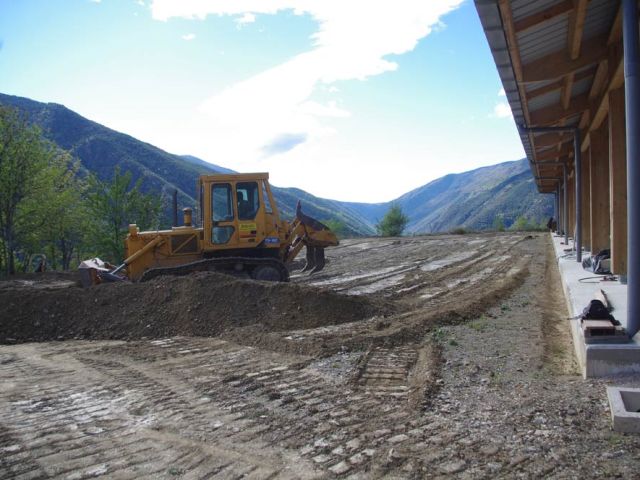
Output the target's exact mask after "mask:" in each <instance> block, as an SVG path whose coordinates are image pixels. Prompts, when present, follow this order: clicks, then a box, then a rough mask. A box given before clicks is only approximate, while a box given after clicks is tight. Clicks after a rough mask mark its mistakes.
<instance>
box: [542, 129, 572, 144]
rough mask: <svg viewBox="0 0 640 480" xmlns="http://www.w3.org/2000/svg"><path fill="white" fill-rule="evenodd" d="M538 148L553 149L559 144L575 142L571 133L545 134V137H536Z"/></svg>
mask: <svg viewBox="0 0 640 480" xmlns="http://www.w3.org/2000/svg"><path fill="white" fill-rule="evenodd" d="M534 139H535V142H536V147H540V148H542V147H551V146H553V145H556V144H558V143H566V142H570V141H571V140H573V136H572V135H571V133H569V132H561V133H545V134H544V135H538V136H537V137H534Z"/></svg>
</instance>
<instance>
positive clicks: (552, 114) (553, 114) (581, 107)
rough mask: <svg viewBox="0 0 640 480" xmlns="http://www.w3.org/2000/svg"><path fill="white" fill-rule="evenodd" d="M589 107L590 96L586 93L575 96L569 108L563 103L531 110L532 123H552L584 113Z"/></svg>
mask: <svg viewBox="0 0 640 480" xmlns="http://www.w3.org/2000/svg"><path fill="white" fill-rule="evenodd" d="M588 108H589V96H588V95H587V94H586V93H585V94H582V95H578V96H577V97H573V98H572V99H571V103H570V104H569V105H568V108H566V109H565V108H563V106H562V105H561V104H555V105H551V106H549V107H545V108H540V109H538V110H534V111H533V112H531V123H530V124H531V125H551V124H555V123H558V122H559V121H560V120H562V119H565V118H569V117H572V116H573V115H576V114H578V113H582V112H584V111H585V110H587V109H588Z"/></svg>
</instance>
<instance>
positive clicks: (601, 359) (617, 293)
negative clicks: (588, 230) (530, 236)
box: [552, 235, 640, 378]
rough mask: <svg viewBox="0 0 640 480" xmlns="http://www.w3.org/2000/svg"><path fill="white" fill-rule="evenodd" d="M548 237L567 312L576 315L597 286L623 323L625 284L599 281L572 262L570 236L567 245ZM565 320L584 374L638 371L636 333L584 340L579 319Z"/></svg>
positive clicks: (639, 355)
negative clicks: (607, 340) (608, 340)
mask: <svg viewBox="0 0 640 480" xmlns="http://www.w3.org/2000/svg"><path fill="white" fill-rule="evenodd" d="M552 239H553V247H554V249H555V255H556V259H557V261H558V268H559V270H560V277H561V279H562V287H563V289H564V294H565V298H566V300H567V307H568V309H569V312H570V316H571V317H576V316H578V315H580V314H581V313H582V311H583V309H584V308H585V307H586V306H587V305H588V304H589V301H590V300H592V299H593V298H594V294H595V292H596V290H598V289H599V290H602V291H604V293H605V295H606V296H607V299H608V301H609V303H610V304H611V306H612V307H613V310H612V312H611V313H612V315H613V316H614V317H615V318H616V320H618V321H619V322H620V323H621V324H622V326H623V327H626V325H627V286H626V285H623V284H621V283H620V282H619V281H607V282H604V281H600V279H601V278H602V276H601V275H600V276H596V275H595V274H594V273H591V272H589V271H587V270H585V269H583V268H582V265H581V264H579V263H578V262H576V255H575V252H572V251H571V250H570V249H571V248H572V247H573V241H572V240H571V239H570V240H569V245H564V244H563V242H564V238H562V237H558V236H556V235H552ZM566 250H569V251H566ZM590 254H591V253H590V252H583V257H586V256H587V255H590ZM587 277H598V278H587ZM581 280H582V281H581ZM587 282H594V283H587ZM569 322H570V323H571V334H572V336H573V344H574V347H575V351H576V357H577V359H578V363H579V365H580V370H581V372H582V375H583V377H584V378H593V377H607V376H613V375H622V374H629V373H640V335H639V334H637V335H636V336H635V337H634V338H633V339H632V340H631V341H621V342H620V343H606V344H587V343H586V342H585V337H584V333H583V331H582V327H581V324H580V320H579V319H577V320H569ZM625 338H626V337H625Z"/></svg>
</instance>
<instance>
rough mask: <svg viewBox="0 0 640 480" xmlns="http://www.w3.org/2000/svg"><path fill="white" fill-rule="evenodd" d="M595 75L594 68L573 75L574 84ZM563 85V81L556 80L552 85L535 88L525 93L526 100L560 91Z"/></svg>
mask: <svg viewBox="0 0 640 480" xmlns="http://www.w3.org/2000/svg"><path fill="white" fill-rule="evenodd" d="M595 73H596V69H595V68H589V69H587V70H582V71H580V72H578V73H576V74H575V76H574V80H573V81H574V82H579V81H580V80H584V79H585V78H589V77H592V76H593V75H594V74H595ZM563 85H564V80H556V81H555V82H553V83H549V84H547V85H545V86H544V87H540V88H536V89H535V90H530V91H528V92H527V98H529V99H532V98H536V97H539V96H541V95H546V94H547V93H550V92H554V91H556V90H560V89H561V88H562V86H563Z"/></svg>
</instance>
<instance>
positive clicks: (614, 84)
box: [582, 58, 624, 150]
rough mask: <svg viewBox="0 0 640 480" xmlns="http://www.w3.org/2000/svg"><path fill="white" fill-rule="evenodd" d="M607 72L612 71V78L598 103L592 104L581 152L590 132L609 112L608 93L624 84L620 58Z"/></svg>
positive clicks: (586, 143)
mask: <svg viewBox="0 0 640 480" xmlns="http://www.w3.org/2000/svg"><path fill="white" fill-rule="evenodd" d="M609 71H612V72H613V73H612V77H611V78H610V79H609V83H608V84H607V87H606V89H605V91H604V92H603V94H602V95H601V97H600V99H599V100H598V101H595V102H593V105H594V106H593V108H592V110H591V113H592V115H591V116H592V119H591V123H590V124H589V128H588V130H587V133H586V134H585V135H584V136H583V138H584V140H583V142H582V150H585V149H586V148H587V147H588V145H589V141H590V135H591V132H592V131H593V130H595V129H596V128H598V127H599V126H600V124H602V122H603V121H604V119H605V118H606V116H607V113H608V112H609V92H610V91H611V90H615V89H617V88H620V87H621V86H622V85H623V84H624V63H623V61H622V58H620V60H618V62H617V66H616V67H615V69H614V70H611V69H609Z"/></svg>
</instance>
